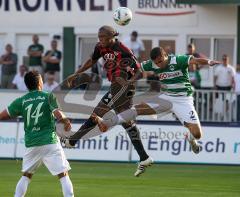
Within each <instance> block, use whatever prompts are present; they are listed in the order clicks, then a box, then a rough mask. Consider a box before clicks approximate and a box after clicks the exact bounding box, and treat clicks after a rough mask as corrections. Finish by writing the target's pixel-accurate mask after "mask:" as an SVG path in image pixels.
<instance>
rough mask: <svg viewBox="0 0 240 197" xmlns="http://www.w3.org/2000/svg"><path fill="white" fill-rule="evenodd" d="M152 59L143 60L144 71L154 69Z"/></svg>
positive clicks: (142, 67)
mask: <svg viewBox="0 0 240 197" xmlns="http://www.w3.org/2000/svg"><path fill="white" fill-rule="evenodd" d="M152 64H153V63H152V61H151V60H147V61H143V62H142V63H141V69H142V70H143V71H153V67H152Z"/></svg>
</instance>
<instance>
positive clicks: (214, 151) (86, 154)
mask: <svg viewBox="0 0 240 197" xmlns="http://www.w3.org/2000/svg"><path fill="white" fill-rule="evenodd" d="M156 123H157V122H155V123H154V124H147V123H146V124H138V127H139V129H140V132H141V138H142V141H143V143H144V147H145V148H146V151H147V152H148V154H149V155H151V156H152V157H153V158H154V160H155V161H156V162H170V163H175V162H176V163H206V164H240V131H239V127H211V126H204V127H203V137H202V138H201V140H200V143H201V145H202V151H201V152H200V153H199V154H197V155H196V154H194V153H193V152H192V151H191V150H190V146H189V144H188V142H187V141H186V140H185V139H184V134H185V133H186V131H187V130H186V128H184V127H182V126H180V125H179V126H178V125H177V126H173V125H160V124H161V122H158V123H159V125H157V124H156ZM80 126H81V124H73V128H74V130H77V129H78V128H79V127H80ZM0 128H1V129H0V157H10V158H13V157H14V150H15V149H16V155H15V156H16V157H22V156H23V154H24V150H25V146H24V144H23V142H24V140H23V138H24V131H23V123H20V125H19V133H18V139H17V140H16V134H17V123H13V122H11V123H0ZM16 142H17V143H16ZM15 144H16V146H17V147H15ZM64 151H65V153H66V155H67V158H68V159H73V160H93V161H99V160H100V161H137V160H138V156H137V154H136V151H135V150H134V149H132V145H131V143H130V140H129V138H128V136H127V134H126V133H125V131H124V129H123V128H122V127H121V126H118V127H115V128H113V129H112V130H111V131H109V132H107V133H104V134H103V135H100V136H97V137H94V138H91V139H86V140H80V141H79V143H78V145H77V148H76V149H64Z"/></svg>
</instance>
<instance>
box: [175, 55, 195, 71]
mask: <svg viewBox="0 0 240 197" xmlns="http://www.w3.org/2000/svg"><path fill="white" fill-rule="evenodd" d="M192 58H193V56H192V55H179V56H177V63H178V64H179V65H180V66H181V67H182V68H188V66H189V61H190V60H191V59H192Z"/></svg>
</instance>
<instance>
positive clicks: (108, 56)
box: [103, 53, 116, 61]
mask: <svg viewBox="0 0 240 197" xmlns="http://www.w3.org/2000/svg"><path fill="white" fill-rule="evenodd" d="M115 57H116V56H115V54H112V53H106V54H105V55H104V57H103V58H104V60H106V61H113V60H115Z"/></svg>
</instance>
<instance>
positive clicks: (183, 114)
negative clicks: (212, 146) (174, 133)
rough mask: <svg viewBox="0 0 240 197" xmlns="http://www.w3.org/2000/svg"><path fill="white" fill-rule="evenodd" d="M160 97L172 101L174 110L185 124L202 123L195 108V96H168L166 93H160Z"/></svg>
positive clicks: (172, 110)
mask: <svg viewBox="0 0 240 197" xmlns="http://www.w3.org/2000/svg"><path fill="white" fill-rule="evenodd" d="M159 98H161V99H164V100H167V101H169V102H170V103H172V109H171V111H170V112H173V113H174V114H175V115H176V116H177V118H178V119H179V120H180V122H181V123H182V124H183V125H184V122H186V123H193V124H200V121H199V117H198V114H197V112H196V110H195V107H194V103H193V97H191V96H168V95H165V94H161V95H159Z"/></svg>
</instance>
